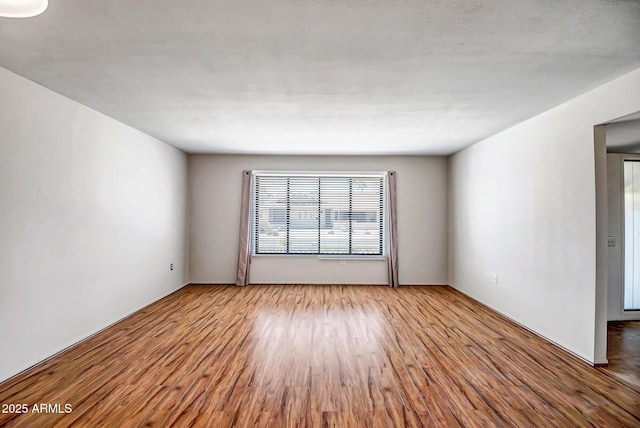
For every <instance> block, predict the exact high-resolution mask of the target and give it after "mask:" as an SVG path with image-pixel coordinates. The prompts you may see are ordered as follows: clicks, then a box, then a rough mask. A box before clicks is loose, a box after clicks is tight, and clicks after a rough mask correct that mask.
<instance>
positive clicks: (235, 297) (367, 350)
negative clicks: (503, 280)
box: [0, 285, 640, 427]
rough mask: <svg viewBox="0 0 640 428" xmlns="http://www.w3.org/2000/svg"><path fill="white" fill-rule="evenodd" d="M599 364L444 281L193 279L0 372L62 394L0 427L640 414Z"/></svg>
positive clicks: (37, 392) (626, 418)
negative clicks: (66, 407) (48, 409)
mask: <svg viewBox="0 0 640 428" xmlns="http://www.w3.org/2000/svg"><path fill="white" fill-rule="evenodd" d="M619 342H620V343H621V341H620V340H619ZM633 369H634V368H633V367H631V368H630V369H627V370H631V371H633ZM606 370H607V369H596V368H593V367H590V366H588V365H587V364H586V363H584V362H583V361H580V360H579V359H577V358H576V357H574V356H572V355H570V354H568V353H567V352H566V351H564V350H562V349H560V348H558V347H557V346H555V345H553V344H551V343H549V342H547V341H545V340H543V339H541V338H540V337H538V336H536V335H535V334H532V333H531V332H528V331H526V330H524V329H522V328H521V327H519V326H518V325H516V324H514V323H513V322H511V321H509V320H507V319H506V318H504V317H502V316H500V315H499V314H497V313H495V312H494V311H492V310H490V309H488V308H487V307H485V306H483V305H480V304H478V303H477V302H475V301H473V300H472V299H470V298H468V297H466V296H464V295H463V294H461V293H459V292H457V291H455V290H453V289H451V288H449V287H441V286H429V287H415V286H414V287H401V288H400V289H397V290H393V289H390V288H388V287H383V286H344V285H327V286H306V285H304V286H303V285H287V286H250V287H243V288H239V287H233V286H189V287H185V288H184V289H182V290H180V291H179V292H177V293H174V294H172V295H170V296H167V297H166V298H164V299H162V300H160V301H158V302H156V303H154V304H153V305H150V306H148V307H146V308H144V309H143V310H141V311H139V312H137V313H136V314H134V315H132V316H130V317H129V318H127V319H126V320H124V321H123V322H121V323H119V324H117V325H115V326H112V327H111V328H109V329H107V330H104V331H103V332H101V333H99V334H98V335H96V336H94V337H92V338H90V339H88V340H87V341H85V342H82V343H80V344H79V345H77V346H75V347H73V348H71V349H69V350H67V351H65V352H64V353H62V354H59V355H57V356H55V357H54V358H52V359H51V360H48V361H46V362H44V363H42V364H41V365H39V366H37V367H34V368H33V369H31V370H28V371H27V372H24V373H21V374H20V375H19V376H16V377H15V378H13V379H10V380H9V381H7V382H5V383H3V384H0V404H21V403H24V404H28V405H29V406H30V407H31V406H33V404H39V403H45V404H46V403H52V404H54V403H61V404H67V403H68V404H71V405H72V406H73V411H72V412H71V413H69V414H64V413H49V414H48V413H34V412H29V413H27V414H0V426H29V427H32V426H56V427H64V426H71V425H82V426H113V425H116V426H132V427H133V426H159V427H160V426H185V427H186V426H202V427H208V426H216V427H218V426H221V427H225V426H239V427H240V426H247V427H249V426H251V427H253V426H264V427H271V426H287V427H289V426H299V427H304V426H336V427H337V426H363V427H364V426H366V427H377V426H380V427H382V426H384V427H387V426H410V427H414V426H415V427H438V426H447V427H449V426H505V425H508V426H593V425H595V426H620V427H637V426H640V388H636V387H634V386H633V385H632V384H629V383H626V382H624V381H621V380H618V379H617V378H616V377H614V376H612V375H611V374H610V373H609V372H607V371H606Z"/></svg>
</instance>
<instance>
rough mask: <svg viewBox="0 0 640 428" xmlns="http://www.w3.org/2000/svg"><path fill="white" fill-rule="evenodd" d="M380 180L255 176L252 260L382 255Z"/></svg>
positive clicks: (370, 177)
mask: <svg viewBox="0 0 640 428" xmlns="http://www.w3.org/2000/svg"><path fill="white" fill-rule="evenodd" d="M385 178H386V177H385V175H384V174H377V175H369V174H367V175H364V174H363V175H362V176H357V175H326V176H325V175H308V174H305V175H300V176H295V175H278V174H273V173H270V174H256V175H255V176H254V180H255V181H254V186H253V188H254V195H253V196H254V198H253V223H252V225H253V230H252V232H253V252H254V254H326V255H341V254H344V255H382V254H383V242H384V238H383V236H384V219H385V207H386V203H385Z"/></svg>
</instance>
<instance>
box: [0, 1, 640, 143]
mask: <svg viewBox="0 0 640 428" xmlns="http://www.w3.org/2000/svg"><path fill="white" fill-rule="evenodd" d="M0 66H2V67H5V68H7V69H9V70H12V71H14V72H16V73H18V74H20V75H22V76H25V77H27V78H29V79H31V80H33V81H35V82H38V83H40V84H42V85H44V86H46V87H48V88H50V89H52V90H54V91H57V92H59V93H61V94H63V95H66V96H68V97H70V98H72V99H74V100H77V101H79V102H81V103H83V104H86V105H88V106H90V107H93V108H95V109H96V110H99V111H101V112H103V113H105V114H107V115H109V116H112V117H114V118H116V119H118V120H120V121H122V122H125V123H127V124H129V125H131V126H133V127H135V128H138V129H140V130H142V131H144V132H146V133H148V134H151V135H153V136H155V137H157V138H159V139H161V140H163V141H166V142H168V143H170V144H173V145H175V146H176V147H179V148H182V149H184V150H186V151H189V152H200V153H202V152H209V153H211V152H215V153H273V154H281V153H282V154H285V153H286V154H360V153H367V154H378V153H379V154H383V153H385V154H386V153H393V154H449V153H453V152H455V151H457V150H459V149H461V148H463V147H465V146H468V145H470V144H473V143H475V142H477V141H479V140H482V139H483V138H485V137H487V136H490V135H492V134H494V133H496V132H498V131H500V130H503V129H505V128H507V127H509V126H511V125H513V124H515V123H518V122H520V121H522V120H523V119H526V118H528V117H531V116H533V115H535V114H537V113H540V112H542V111H544V110H546V109H548V108H550V107H553V106H555V105H557V104H559V103H561V102H563V101H566V100H568V99H570V98H572V97H574V96H576V95H579V94H581V93H583V92H585V91H587V90H589V89H591V88H593V87H596V86H598V85H600V84H602V83H604V82H606V81H609V80H611V79H613V78H615V77H618V76H620V75H622V74H624V73H626V72H629V71H631V70H633V69H636V68H638V67H640V1H637V0H633V1H630V0H627V1H624V0H562V1H558V0H509V1H504V0H476V1H470V0H438V1H436V0H429V1H425V0H413V1H392V0H386V1H382V0H369V1H364V0H342V1H340V0H333V1H331V0H324V1H322V0H307V1H302V0H270V1H266V0H236V1H206V0H198V1H196V0H181V1H175V0H136V1H130V0H128V1H124V0H109V1H104V0H51V1H50V2H49V10H48V11H47V12H46V13H45V14H44V15H42V16H39V17H36V18H32V19H22V20H10V19H3V18H0Z"/></svg>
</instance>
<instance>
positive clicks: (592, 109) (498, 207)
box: [449, 70, 640, 362]
mask: <svg viewBox="0 0 640 428" xmlns="http://www.w3.org/2000/svg"><path fill="white" fill-rule="evenodd" d="M638 110H640V70H636V71H634V72H632V73H629V74H627V75H625V76H623V77H621V78H618V79H616V80H614V81H612V82H609V83H607V84H605V85H603V86H601V87H599V88H596V89H594V90H592V91H590V92H587V93H585V94H583V95H581V96H580V97H577V98H575V99H573V100H571V101H568V102H567V103H565V104H562V105H560V106H558V107H556V108H554V109H552V110H549V111H547V112H545V113H542V114H540V115H538V116H536V117H534V118H532V119H529V120H527V121H525V122H523V123H521V124H518V125H516V126H514V127H512V128H510V129H508V130H506V131H503V132H501V133H499V134H497V135H495V136H493V137H490V138H488V139H486V140H484V141H482V142H480V143H478V144H476V145H474V146H472V147H470V148H468V149H465V150H463V151H461V152H459V153H457V154H456V155H455V156H453V157H452V158H451V161H450V176H449V177H450V181H449V186H450V207H449V210H450V212H451V220H450V224H451V226H450V231H449V232H450V247H449V248H450V251H451V254H450V261H451V266H450V277H449V280H450V282H451V285H453V286H454V287H456V288H458V289H459V290H461V291H462V292H464V293H466V294H468V295H470V296H471V297H473V298H475V299H477V300H479V301H481V302H483V303H485V304H487V305H488V306H490V307H492V308H494V309H496V310H497V311H499V312H502V313H503V314H505V315H506V316H508V317H510V318H512V319H514V320H515V321H517V322H519V323H521V324H523V325H525V326H527V327H528V328H530V329H532V330H534V331H536V332H538V333H539V334H541V335H543V336H545V337H547V338H548V339H550V340H552V341H554V342H556V343H558V344H560V345H561V346H564V347H565V348H567V349H569V350H570V351H572V352H574V353H576V354H577V355H579V356H581V357H583V358H585V359H586V360H588V361H591V362H602V360H603V357H604V356H603V355H602V349H601V346H604V345H602V344H601V343H599V344H598V346H596V325H595V324H596V304H598V305H602V302H596V210H595V206H596V197H595V187H596V183H595V156H594V128H593V126H594V125H596V124H599V123H603V122H606V121H608V120H611V119H614V118H617V117H620V116H624V115H626V114H629V113H632V112H635V111H638ZM603 227H604V228H605V230H606V223H605V224H604V226H603ZM605 234H606V231H605ZM603 244H604V245H606V240H605V242H604V243H603ZM604 255H605V261H604V264H605V265H606V252H604ZM491 272H496V273H498V284H497V285H495V284H493V283H492V282H491V281H490V273H491ZM600 285H601V286H605V287H606V285H605V284H600ZM604 305H606V302H604ZM605 307H606V306H605ZM598 322H599V323H601V322H606V318H604V319H603V320H602V321H600V320H599V321H598ZM601 330H602V326H600V327H599V331H601ZM598 340H599V341H601V339H598ZM596 347H598V349H596Z"/></svg>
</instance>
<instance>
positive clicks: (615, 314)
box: [607, 153, 640, 321]
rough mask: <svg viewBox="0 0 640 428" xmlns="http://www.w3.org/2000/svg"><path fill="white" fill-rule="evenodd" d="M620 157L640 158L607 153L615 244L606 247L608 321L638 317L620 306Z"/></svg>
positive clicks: (639, 315)
mask: <svg viewBox="0 0 640 428" xmlns="http://www.w3.org/2000/svg"><path fill="white" fill-rule="evenodd" d="M623 159H640V156H639V155H623V154H617V153H609V154H607V196H608V201H607V202H608V204H607V208H608V236H613V237H614V238H615V239H616V245H615V247H611V248H607V260H608V264H607V265H608V270H607V280H608V284H609V290H608V300H607V304H608V310H607V319H608V320H609V321H621V320H633V319H639V318H640V313H638V312H626V313H625V312H624V310H623V300H622V298H623V284H624V281H623V279H624V273H623V265H622V260H623V257H624V251H623V249H624V232H623V231H624V229H623V223H624V209H623V208H624V207H623V198H624V186H623V183H624V180H623V169H622V168H623V167H622V162H623Z"/></svg>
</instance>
